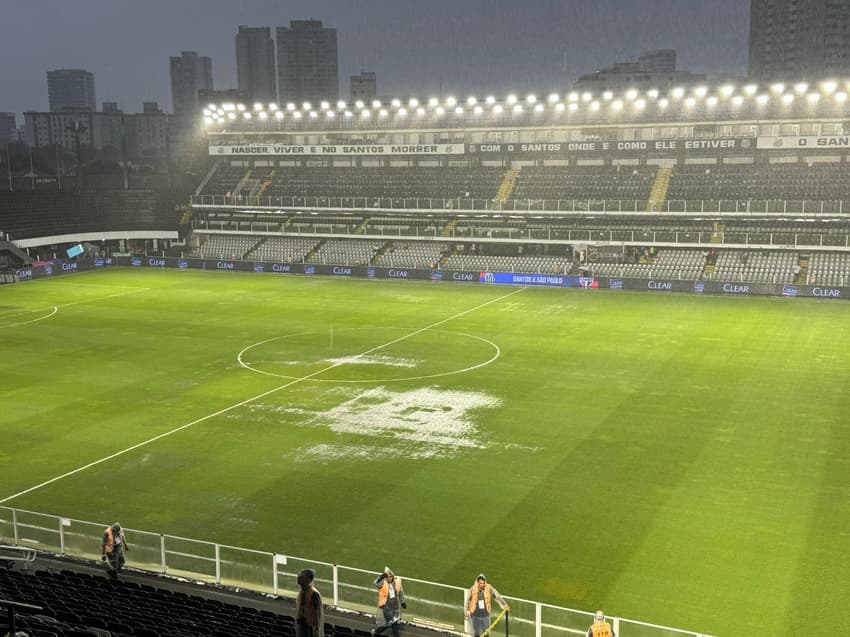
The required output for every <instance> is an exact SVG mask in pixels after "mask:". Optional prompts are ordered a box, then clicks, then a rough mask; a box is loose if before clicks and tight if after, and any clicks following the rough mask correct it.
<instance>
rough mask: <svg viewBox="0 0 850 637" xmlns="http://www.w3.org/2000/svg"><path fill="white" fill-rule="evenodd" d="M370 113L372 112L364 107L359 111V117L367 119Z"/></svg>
mask: <svg viewBox="0 0 850 637" xmlns="http://www.w3.org/2000/svg"><path fill="white" fill-rule="evenodd" d="M371 115H372V113H370V112H369V110H368V109H365V108H364V109H363V110H362V111H360V117H362V118H363V119H368V118H369V117H370V116H371Z"/></svg>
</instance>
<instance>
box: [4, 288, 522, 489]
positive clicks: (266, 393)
mask: <svg viewBox="0 0 850 637" xmlns="http://www.w3.org/2000/svg"><path fill="white" fill-rule="evenodd" d="M526 289H527V288H519V289H518V290H514V291H513V292H509V293H508V294H504V295H502V296H499V297H497V298H495V299H490V300H489V301H487V302H486V303H481V304H480V305H476V306H475V307H473V308H470V309H468V310H464V311H463V312H458V313H457V314H455V315H454V316H450V317H448V318H445V319H442V320H439V321H437V322H436V323H431V325H426V326H425V327H422V328H420V329H418V330H415V331H413V332H411V333H410V334H405V335H404V336H399V337H398V338H396V339H393V340H391V341H389V342H388V343H384V344H383V345H377V346H375V347H372V348H370V349H367V350H366V351H365V352H361V353H360V354H357V355H355V356H354V357H352V358H355V359H356V358H362V357H363V356H368V355H369V354H371V353H373V352H377V351H378V350H381V349H384V348H385V347H389V346H390V345H395V344H396V343H400V342H401V341H403V340H405V339H408V338H411V337H413V336H416V335H417V334H421V333H422V332H425V331H427V330H430V329H433V328H435V327H439V326H440V325H443V324H444V323H448V322H449V321H453V320H455V319H458V318H460V317H462V316H466V315H467V314H470V313H471V312H475V311H477V310H480V309H481V308H484V307H487V306H488V305H492V304H493V303H498V302H499V301H502V300H504V299H507V298H509V297H512V296H513V295H515V294H519V293H520V292H522V291H524V290H526ZM349 360H351V359H349ZM345 363H346V361H338V362H336V363H334V364H333V365H329V366H327V367H323V368H322V369H319V370H316V371H315V372H313V373H312V374H307V375H306V376H302V377H301V378H296V379H295V380H291V381H289V382H288V383H284V384H283V385H279V386H278V387H274V388H272V389H269V390H268V391H264V392H263V393H262V394H257V395H256V396H252V397H251V398H247V399H245V400H243V401H240V402H238V403H234V404H233V405H230V406H229V407H225V408H224V409H219V410H218V411H216V412H213V413H211V414H207V415H206V416H202V417H200V418H198V419H197V420H193V421H192V422H188V423H186V424H185V425H181V426H179V427H176V428H175V429H172V430H171V431H166V432H164V433H161V434H159V435H157V436H154V437H153V438H149V439H148V440H144V441H142V442H139V443H137V444H135V445H133V446H132V447H127V448H126V449H122V450H121V451H116V452H115V453H113V454H110V455H108V456H105V457H103V458H100V459H99V460H94V461H93V462H89V463H88V464H85V465H83V466H81V467H77V468H76V469H72V470H71V471H68V472H66V473H63V474H62V475H58V476H56V477H54V478H50V480H45V481H44V482H42V483H40V484H37V485H35V486H32V487H30V488H28V489H24V490H23V491H19V492H18V493H15V494H13V495H10V496H6V497H5V498H3V499H2V500H0V504H5V503H6V502H9V501H10V500H14V499H15V498H19V497H21V496H22V495H26V494H27V493H32V492H33V491H37V490H38V489H42V488H44V487H46V486H48V485H51V484H53V483H54V482H58V481H59V480H63V479H65V478H69V477H71V476H73V475H75V474H77V473H80V472H81V471H85V470H86V469H91V468H92V467H95V466H97V465H99V464H102V463H104V462H107V461H108V460H112V459H113V458H117V457H118V456H123V455H124V454H125V453H129V452H131V451H135V450H136V449H139V448H141V447H144V446H146V445H149V444H151V443H153V442H156V441H157V440H161V439H162V438H166V437H167V436H171V435H173V434H176V433H177V432H179V431H183V430H184V429H188V428H189V427H192V426H194V425H197V424H198V423H202V422H204V421H205V420H209V419H210V418H215V417H216V416H220V415H222V414H226V413H227V412H229V411H232V410H234V409H238V408H239V407H244V406H245V405H248V404H250V403H252V402H254V401H255V400H259V399H261V398H265V397H266V396H271V395H272V394H274V393H276V392H279V391H280V390H282V389H286V388H287V387H292V386H293V385H296V384H298V383H301V382H304V381H305V380H309V379H310V378H313V377H314V376H318V375H319V374H324V373H325V372H329V371H330V370H332V369H336V368H337V367H339V366H340V365H344V364H345Z"/></svg>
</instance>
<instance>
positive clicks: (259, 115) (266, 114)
mask: <svg viewBox="0 0 850 637" xmlns="http://www.w3.org/2000/svg"><path fill="white" fill-rule="evenodd" d="M268 116H269V114H268V113H266V112H265V111H260V112H259V113H257V117H259V118H260V119H266V118H267V117H268Z"/></svg>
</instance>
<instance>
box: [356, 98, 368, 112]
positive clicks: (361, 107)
mask: <svg viewBox="0 0 850 637" xmlns="http://www.w3.org/2000/svg"><path fill="white" fill-rule="evenodd" d="M364 106H366V105H365V104H364V103H363V100H357V101H356V102H354V107H355V108H359V109H361V110H362V109H363V107H364Z"/></svg>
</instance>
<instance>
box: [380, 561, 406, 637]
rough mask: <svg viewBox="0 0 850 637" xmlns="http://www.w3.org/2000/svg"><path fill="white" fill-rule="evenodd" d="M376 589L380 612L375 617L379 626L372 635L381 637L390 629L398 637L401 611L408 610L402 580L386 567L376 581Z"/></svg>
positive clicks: (394, 636)
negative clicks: (380, 636)
mask: <svg viewBox="0 0 850 637" xmlns="http://www.w3.org/2000/svg"><path fill="white" fill-rule="evenodd" d="M375 588H377V589H378V610H379V611H380V612H379V613H378V614H377V615H376V616H375V620H376V621H377V622H378V626H377V628H375V630H373V631H372V634H373V635H380V634H381V633H382V632H384V631H385V630H386V629H387V627H389V628H391V629H392V631H393V637H398V623H399V621H401V609H402V608H407V602H405V601H404V588H403V587H402V585H401V578H398V577H396V576H395V573H393V572H392V571H391V570H390V567H389V566H386V567H384V571H383V572H382V573H381V574H380V575H378V577H377V579H375Z"/></svg>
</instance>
